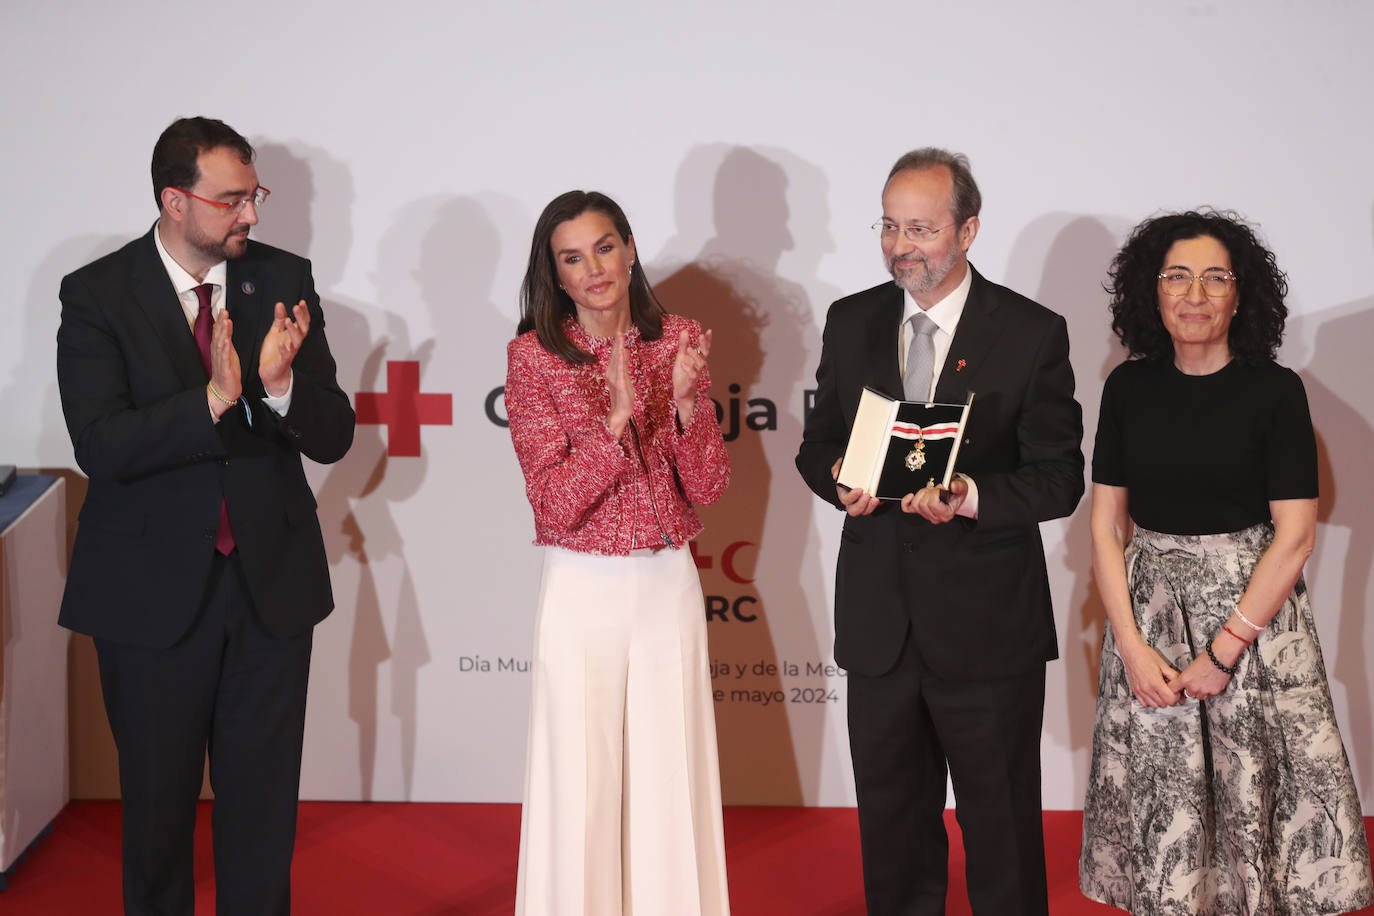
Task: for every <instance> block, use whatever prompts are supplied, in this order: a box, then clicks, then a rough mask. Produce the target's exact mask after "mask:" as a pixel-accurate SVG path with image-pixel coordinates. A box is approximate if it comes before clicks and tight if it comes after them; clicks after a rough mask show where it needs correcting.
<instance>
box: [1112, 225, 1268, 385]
mask: <svg viewBox="0 0 1374 916" xmlns="http://www.w3.org/2000/svg"><path fill="white" fill-rule="evenodd" d="M1204 237H1206V238H1213V239H1216V240H1217V241H1218V242H1220V243H1221V245H1222V247H1224V248H1225V249H1226V253H1227V254H1229V255H1230V256H1231V272H1232V273H1234V274H1235V275H1236V301H1237V302H1238V303H1239V307H1238V308H1237V309H1236V314H1235V317H1234V318H1232V319H1231V329H1230V331H1229V333H1228V335H1227V341H1228V343H1229V345H1230V347H1231V355H1232V356H1233V357H1235V358H1236V359H1239V360H1240V361H1241V362H1247V363H1254V362H1262V361H1265V360H1271V359H1273V358H1274V355H1275V353H1277V352H1278V348H1279V344H1281V343H1282V342H1283V324H1284V320H1285V319H1286V318H1287V317H1288V307H1287V306H1286V305H1284V303H1283V300H1284V297H1286V296H1287V295H1288V279H1287V277H1286V276H1285V275H1284V273H1283V271H1281V270H1279V266H1278V262H1277V261H1276V260H1275V258H1274V253H1273V252H1272V251H1270V250H1269V249H1268V248H1266V247H1264V244H1263V243H1262V242H1261V241H1260V240H1259V237H1258V235H1257V234H1256V233H1255V230H1254V229H1253V228H1251V226H1250V225H1249V224H1248V223H1247V222H1246V221H1245V220H1244V219H1242V218H1241V217H1240V216H1239V215H1237V214H1236V213H1235V212H1234V211H1231V210H1221V211H1218V210H1213V209H1211V208H1203V209H1200V210H1188V211H1185V212H1183V213H1166V214H1164V215H1162V216H1153V217H1150V218H1149V219H1147V220H1145V221H1144V222H1143V223H1141V224H1140V225H1138V226H1136V227H1135V228H1134V229H1133V230H1131V235H1130V237H1129V238H1128V239H1126V244H1125V245H1123V246H1122V248H1121V250H1120V251H1118V252H1117V253H1116V257H1115V258H1113V259H1112V266H1111V267H1110V268H1109V269H1108V272H1107V277H1108V280H1107V282H1106V283H1104V284H1103V288H1104V289H1106V291H1107V292H1108V293H1109V294H1110V295H1111V302H1110V304H1109V306H1108V307H1109V308H1110V309H1111V313H1112V330H1113V331H1114V332H1116V336H1117V337H1119V338H1121V343H1122V344H1123V345H1124V346H1125V347H1126V349H1127V350H1128V351H1129V352H1130V354H1131V355H1132V356H1142V357H1145V358H1146V359H1166V358H1170V359H1171V358H1172V357H1173V353H1174V342H1173V339H1172V338H1171V337H1170V336H1169V332H1168V331H1167V330H1165V328H1164V320H1163V319H1162V318H1161V317H1160V315H1159V272H1160V270H1161V269H1162V268H1163V267H1164V256H1165V255H1166V254H1168V253H1169V249H1170V248H1171V247H1173V244H1174V243H1175V242H1178V241H1182V240H1184V239H1197V238H1204Z"/></svg>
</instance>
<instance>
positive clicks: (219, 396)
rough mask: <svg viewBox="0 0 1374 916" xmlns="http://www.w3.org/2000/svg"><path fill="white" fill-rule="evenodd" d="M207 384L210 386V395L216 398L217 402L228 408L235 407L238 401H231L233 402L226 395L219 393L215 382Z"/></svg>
mask: <svg viewBox="0 0 1374 916" xmlns="http://www.w3.org/2000/svg"><path fill="white" fill-rule="evenodd" d="M206 384H207V385H209V386H210V394H212V395H213V396H214V398H215V400H216V401H219V402H220V403H221V404H224V405H225V406H227V407H233V406H234V404H236V403H237V402H236V401H231V400H229V399H228V398H226V397H225V396H224V395H222V394H220V393H219V392H218V391H216V390H215V383H214V382H206Z"/></svg>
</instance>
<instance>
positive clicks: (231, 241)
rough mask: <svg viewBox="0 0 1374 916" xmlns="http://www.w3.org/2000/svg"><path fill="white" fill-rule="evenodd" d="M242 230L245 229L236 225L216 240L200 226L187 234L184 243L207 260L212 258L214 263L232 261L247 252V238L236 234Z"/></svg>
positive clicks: (240, 225)
mask: <svg viewBox="0 0 1374 916" xmlns="http://www.w3.org/2000/svg"><path fill="white" fill-rule="evenodd" d="M244 228H247V227H245V226H243V225H242V224H236V225H235V226H234V228H233V230H231V231H230V232H229V233H227V234H226V235H225V236H224V238H222V239H218V240H216V239H214V238H212V237H211V236H209V235H207V234H206V233H205V232H204V231H203V230H202V229H201V228H200V226H196V227H194V230H193V231H192V232H190V233H188V234H187V236H186V241H187V243H189V244H190V246H191V247H192V248H194V249H195V250H196V251H198V252H200V253H201V254H203V255H205V256H206V257H207V258H213V259H214V260H215V262H219V261H232V260H234V259H235V258H238V257H242V256H243V253H244V252H245V251H247V250H248V236H247V235H239V234H238V232H239V230H240V229H244Z"/></svg>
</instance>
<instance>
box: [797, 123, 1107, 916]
mask: <svg viewBox="0 0 1374 916" xmlns="http://www.w3.org/2000/svg"><path fill="white" fill-rule="evenodd" d="M980 205H981V197H980V196H979V193H978V187H977V185H976V184H975V183H974V181H973V176H972V174H971V173H970V171H969V168H968V160H967V159H966V158H965V157H964V156H962V155H955V154H951V153H949V152H946V151H944V150H938V149H921V150H916V151H913V152H911V153H908V154H907V155H905V156H903V157H902V158H901V159H899V160H898V161H897V164H896V165H895V166H894V167H893V169H892V172H891V173H890V175H889V176H888V181H887V184H886V186H885V187H884V189H883V218H882V220H881V221H880V222H879V223H878V224H876V225H875V228H876V229H878V231H879V235H880V237H881V239H882V249H883V256H884V258H885V260H886V262H887V265H888V268H889V270H890V271H891V273H892V276H893V279H894V280H895V281H896V282H895V284H893V283H887V284H883V285H881V286H875V287H873V288H872V289H869V290H865V291H864V292H861V293H857V294H855V295H853V296H849V297H846V298H844V299H841V300H839V301H837V302H836V303H834V305H832V306H831V307H830V312H829V314H828V315H827V317H826V323H825V334H824V341H823V345H822V350H821V361H820V367H819V368H818V369H817V370H816V396H815V401H814V405H813V407H812V410H811V412H810V413H809V415H808V416H807V419H806V425H805V431H804V433H803V437H802V444H801V448H800V451H799V452H798V454H797V468H798V470H800V471H801V474H802V477H803V478H805V480H806V482H807V485H808V486H810V487H811V489H812V490H813V491H815V493H816V494H817V495H818V496H820V497H821V498H822V499H825V500H826V501H828V502H830V503H832V504H834V505H835V506H837V507H839V508H840V509H843V510H845V511H846V512H847V513H848V516H847V517H846V518H845V523H844V530H843V532H842V533H841V538H840V555H839V565H838V569H837V571H836V575H835V660H836V662H837V663H838V664H839V665H840V666H841V667H843V668H845V669H847V671H848V673H849V741H850V751H851V754H852V756H853V760H854V781H855V787H856V791H857V796H858V805H859V831H860V838H861V843H862V847H863V864H864V893H865V897H866V898H867V901H868V911H869V913H871V914H874V916H886V914H898V913H901V914H915V913H921V914H925V913H944V911H945V910H944V907H945V894H946V886H947V883H948V881H947V875H948V839H947V837H946V834H945V829H944V822H943V819H942V816H943V812H944V806H945V781H946V773H948V775H949V777H950V778H951V779H952V781H953V785H954V793H955V800H956V807H957V814H958V818H959V824H960V826H961V828H962V832H963V836H964V848H965V853H966V856H967V863H968V864H967V874H968V887H969V899H970V902H971V903H972V905H973V911H974V912H975V913H978V914H996V916H1014V914H1023V913H1024V914H1044V913H1045V912H1046V911H1047V906H1048V903H1047V899H1046V886H1045V856H1044V836H1043V830H1042V824H1041V811H1040V731H1041V720H1042V716H1043V711H1044V696H1045V662H1046V661H1048V660H1050V659H1053V658H1056V657H1057V656H1058V646H1057V640H1056V637H1055V629H1054V617H1053V613H1052V610H1051V608H1050V594H1049V582H1048V577H1047V574H1046V570H1045V556H1044V549H1043V547H1042V545H1041V541H1040V530H1039V523H1040V522H1042V521H1045V520H1047V519H1052V518H1059V517H1061V516H1065V515H1068V514H1069V513H1070V512H1072V511H1073V509H1074V506H1075V505H1077V503H1078V500H1079V497H1081V496H1082V495H1083V454H1082V451H1081V450H1080V446H1081V442H1082V437H1083V425H1082V411H1081V410H1080V408H1079V406H1078V403H1077V402H1076V401H1075V400H1074V397H1073V390H1074V382H1073V370H1072V369H1071V368H1070V367H1069V338H1068V332H1067V328H1066V326H1065V323H1064V319H1063V318H1061V317H1060V316H1059V315H1056V314H1055V313H1053V312H1051V311H1049V310H1047V309H1045V308H1043V307H1041V306H1039V305H1037V304H1036V303H1034V302H1032V301H1030V300H1029V299H1027V298H1025V297H1023V296H1020V295H1018V294H1016V293H1014V292H1012V291H1011V290H1009V289H1006V288H1004V287H1001V286H998V285H996V284H993V283H989V282H988V281H987V280H985V279H983V277H982V276H981V275H979V274H978V272H977V271H975V270H973V268H972V266H970V265H969V263H968V261H967V252H968V249H969V246H970V245H972V244H973V240H974V237H975V236H976V235H977V234H978V226H979V223H978V211H979V208H980ZM864 386H869V387H872V388H874V389H876V390H878V391H881V392H883V393H884V394H887V395H889V396H892V397H896V398H903V397H904V398H905V399H906V400H927V399H929V398H931V397H932V395H933V398H934V400H936V401H939V402H952V403H963V402H964V400H965V399H966V397H967V395H968V393H969V392H970V391H972V392H975V393H976V397H975V399H974V402H973V409H972V411H971V413H970V415H969V421H968V426H967V429H966V431H965V437H964V442H963V445H962V447H961V450H960V452H959V456H958V465H957V467H958V471H959V472H960V474H959V476H958V477H956V478H955V479H954V480H953V481H951V484H950V487H949V489H948V490H944V489H942V488H937V487H934V486H929V487H927V486H923V481H924V480H925V477H924V475H917V474H913V475H912V476H913V478H915V479H914V480H913V483H912V490H913V492H911V493H909V494H907V496H906V497H904V498H903V499H902V500H901V502H900V503H896V502H887V503H883V502H880V501H879V500H878V499H876V498H875V497H873V496H872V495H871V494H868V493H865V492H863V491H862V490H859V489H848V488H846V487H842V486H839V485H838V484H836V482H835V475H836V472H837V471H838V468H839V463H840V458H841V456H842V455H843V454H844V449H845V444H846V442H847V441H848V437H849V430H850V427H851V425H852V424H853V421H854V412H855V408H856V407H857V405H858V402H859V393H860V392H861V391H862V389H863V388H864Z"/></svg>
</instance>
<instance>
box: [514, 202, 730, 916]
mask: <svg viewBox="0 0 1374 916" xmlns="http://www.w3.org/2000/svg"><path fill="white" fill-rule="evenodd" d="M710 349H711V332H710V331H703V330H702V329H701V327H700V325H699V324H697V322H695V321H692V320H690V319H687V318H682V317H680V316H677V315H669V314H667V313H666V312H664V311H663V308H662V307H661V306H660V305H659V303H658V301H657V299H655V298H654V294H653V291H652V289H650V287H649V282H648V280H647V279H646V278H645V275H644V269H643V268H642V267H641V266H639V264H638V261H637V258H636V255H635V244H634V237H633V235H632V234H631V232H630V225H629V222H628V221H627V220H626V218H625V214H624V212H622V211H621V209H620V207H619V206H617V205H616V203H615V202H614V201H612V200H611V199H610V198H608V197H606V196H605V195H602V194H598V193H596V192H590V193H588V192H583V191H571V192H569V193H567V194H563V195H561V196H559V197H557V198H555V199H554V200H553V201H552V202H551V203H550V204H549V205H548V206H547V207H545V208H544V212H543V213H542V214H541V215H540V217H539V222H538V223H537V224H536V226H535V231H534V240H533V243H532V245H531V248H530V260H529V266H528V268H527V270H526V273H525V280H524V284H523V287H522V289H521V317H520V326H519V336H518V337H516V338H515V340H513V341H511V342H510V345H509V347H508V349H507V358H508V368H507V376H506V414H507V416H508V417H509V418H510V431H511V439H512V441H513V442H514V444H515V453H516V457H517V458H518V459H519V461H520V468H521V470H522V471H523V472H524V475H525V493H526V495H527V496H528V498H529V501H530V505H531V507H532V508H533V510H534V528H535V543H536V544H539V545H543V546H544V550H545V554H544V569H543V578H542V581H541V586H540V596H539V606H538V609H537V612H536V618H535V640H534V665H533V682H532V685H531V686H532V701H531V710H530V732H529V748H528V757H527V764H526V775H525V804H524V811H523V817H522V821H521V830H520V870H519V882H518V890H517V894H516V913H517V914H531V916H533V914H539V916H544V914H550V913H555V912H556V913H558V914H568V913H571V914H578V913H585V914H597V916H601V914H619V913H621V912H622V911H625V912H628V911H629V909H630V902H631V901H632V900H633V901H634V903H635V905H636V908H638V909H640V910H641V911H643V912H653V913H682V914H693V916H695V914H712V916H714V914H727V913H728V912H729V900H728V895H727V891H726V881H725V849H724V839H723V831H722V827H721V812H720V777H719V771H718V765H717V760H716V738H715V718H714V711H713V708H712V698H711V681H710V671H709V662H708V654H707V646H706V619H705V607H704V605H703V601H702V595H701V585H700V583H699V582H698V580H697V574H696V567H695V564H694V563H693V561H692V557H691V552H690V551H688V550H686V549H684V548H685V545H686V543H687V541H689V540H691V538H693V537H695V536H696V534H697V533H698V532H699V531H701V520H700V519H699V518H697V514H696V511H695V510H694V509H693V508H692V506H693V503H712V502H714V501H715V500H716V499H718V498H719V497H720V495H721V494H722V493H723V492H724V490H725V487H726V485H727V484H728V483H729V481H730V462H729V456H728V455H727V454H726V451H725V444H724V442H723V441H722V439H721V432H720V426H719V424H718V422H717V418H716V412H715V406H714V404H713V403H712V401H711V399H710V398H709V397H708V396H707V391H708V390H709V387H710V375H709V373H708V371H707V364H706V359H707V356H708V355H709V353H710Z"/></svg>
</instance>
